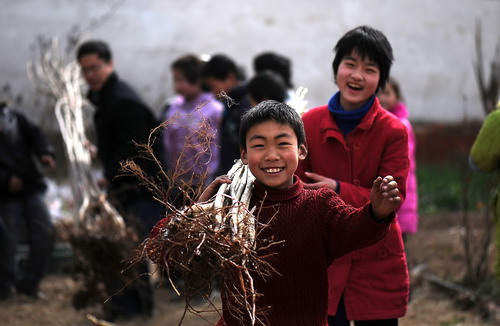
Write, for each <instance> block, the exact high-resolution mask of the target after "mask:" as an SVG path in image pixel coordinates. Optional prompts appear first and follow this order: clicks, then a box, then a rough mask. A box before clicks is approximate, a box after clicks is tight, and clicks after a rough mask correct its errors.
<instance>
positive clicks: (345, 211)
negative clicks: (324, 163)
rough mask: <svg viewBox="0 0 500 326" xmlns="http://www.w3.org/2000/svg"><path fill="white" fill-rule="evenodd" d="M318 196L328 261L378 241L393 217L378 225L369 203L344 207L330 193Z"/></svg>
mask: <svg viewBox="0 0 500 326" xmlns="http://www.w3.org/2000/svg"><path fill="white" fill-rule="evenodd" d="M319 196H320V200H319V202H320V203H322V205H324V207H326V214H325V217H326V219H327V221H326V224H327V225H328V230H327V240H326V243H327V246H328V251H329V253H330V257H329V260H330V261H331V260H333V259H335V258H338V257H340V256H343V255H345V254H347V253H348V252H351V251H354V250H358V249H361V248H364V247H367V246H369V245H372V244H373V243H375V242H377V241H379V240H380V239H382V238H383V237H384V236H385V235H386V233H387V232H388V230H389V227H390V225H391V222H392V221H393V219H394V216H395V214H391V215H389V216H388V217H387V218H386V219H385V220H383V221H381V222H378V221H376V220H375V218H374V216H373V213H372V209H371V204H370V203H369V202H367V203H366V204H365V205H363V206H362V207H359V208H356V207H353V206H351V205H348V204H346V203H345V202H344V201H343V200H342V199H341V198H340V197H339V196H338V195H337V194H335V192H334V191H332V190H330V189H325V188H324V189H322V190H321V191H320V192H319Z"/></svg>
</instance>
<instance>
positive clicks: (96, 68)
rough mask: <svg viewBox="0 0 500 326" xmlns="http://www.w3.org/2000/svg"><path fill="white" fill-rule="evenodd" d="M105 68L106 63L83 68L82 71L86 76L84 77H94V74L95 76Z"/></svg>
mask: <svg viewBox="0 0 500 326" xmlns="http://www.w3.org/2000/svg"><path fill="white" fill-rule="evenodd" d="M103 66H104V63H101V64H98V65H92V66H89V67H82V68H81V71H82V74H84V75H92V74H95V73H96V72H99V70H101V69H102V67H103Z"/></svg>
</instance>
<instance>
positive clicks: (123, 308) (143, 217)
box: [77, 40, 164, 320]
mask: <svg viewBox="0 0 500 326" xmlns="http://www.w3.org/2000/svg"><path fill="white" fill-rule="evenodd" d="M77 59H78V62H79V64H80V67H81V71H82V74H83V77H84V79H85V81H86V82H87V85H88V87H89V92H88V95H87V97H88V99H89V100H90V102H92V104H93V105H94V106H95V109H96V111H95V114H94V123H95V129H96V135H97V155H98V157H99V159H100V161H101V163H102V166H103V170H104V171H103V172H104V178H103V179H102V180H99V184H100V185H102V186H105V187H106V189H107V192H108V195H109V199H110V201H111V202H112V203H113V204H114V205H115V207H116V208H117V209H118V211H119V212H120V213H121V214H122V215H123V217H124V218H125V220H126V221H127V223H129V224H130V225H133V226H134V227H136V230H137V232H138V235H139V237H140V238H141V239H140V240H143V239H145V238H146V237H147V236H148V235H149V230H151V229H152V228H153V226H154V225H155V223H156V222H157V221H158V220H159V218H160V216H161V215H162V214H164V213H163V211H164V208H163V206H162V205H161V204H160V203H157V202H156V201H154V200H153V197H152V194H151V193H149V191H147V189H143V188H141V187H140V186H139V184H138V181H137V180H136V179H135V178H134V177H132V176H121V174H123V173H122V172H121V171H120V162H121V161H125V160H127V159H134V161H135V162H136V163H137V164H139V166H140V167H141V168H142V169H143V170H145V172H146V173H148V174H150V173H154V172H153V171H154V170H155V167H154V166H153V165H151V163H150V162H148V161H147V160H145V159H143V160H141V159H138V158H137V157H138V156H139V155H140V153H139V151H138V148H137V147H136V145H135V143H139V144H145V143H147V140H148V136H149V133H150V131H151V129H153V128H154V127H156V126H157V121H156V119H155V118H154V115H153V114H152V112H151V111H150V110H149V108H148V107H147V106H146V104H145V103H144V102H143V101H142V99H141V98H140V97H139V95H138V94H137V93H136V92H135V91H134V90H133V89H132V88H131V87H130V86H129V85H128V84H127V83H125V82H124V81H122V80H121V79H120V78H119V77H118V74H117V73H116V72H115V71H114V66H113V60H112V54H111V50H110V48H109V46H108V45H107V44H106V43H105V42H102V41H97V40H92V41H87V42H85V43H83V44H81V45H80V46H79V48H78V50H77ZM157 157H161V156H157ZM117 259H118V257H117ZM145 268H146V272H147V266H145ZM144 278H145V279H146V281H145V282H144V283H147V284H144V286H143V287H142V288H139V287H140V284H141V282H140V281H144V280H143V278H141V279H138V280H134V282H132V284H130V285H127V287H125V290H124V291H121V288H122V287H123V286H124V284H123V283H122V282H120V281H119V279H120V275H117V276H116V280H114V281H111V280H110V282H108V284H106V286H107V287H108V290H110V292H112V293H113V294H115V293H116V295H114V296H112V297H111V298H110V300H109V302H108V305H109V306H108V308H109V309H106V311H107V312H108V314H109V316H107V319H109V320H114V319H116V318H126V319H130V318H132V317H134V316H135V315H151V313H152V309H153V295H152V288H151V285H150V284H149V278H148V277H147V276H144ZM115 281H116V282H115ZM105 307H106V306H105Z"/></svg>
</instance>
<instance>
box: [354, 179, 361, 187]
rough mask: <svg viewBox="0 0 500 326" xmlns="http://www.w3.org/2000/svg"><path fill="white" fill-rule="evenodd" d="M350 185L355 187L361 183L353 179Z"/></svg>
mask: <svg viewBox="0 0 500 326" xmlns="http://www.w3.org/2000/svg"><path fill="white" fill-rule="evenodd" d="M352 183H353V184H354V185H355V186H359V185H360V184H361V182H360V181H359V179H354V180H352Z"/></svg>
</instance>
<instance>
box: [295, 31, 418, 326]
mask: <svg viewBox="0 0 500 326" xmlns="http://www.w3.org/2000/svg"><path fill="white" fill-rule="evenodd" d="M335 52H336V54H335V57H334V59H333V63H332V68H333V75H334V77H335V82H336V84H337V86H338V89H339V91H338V92H336V93H335V94H334V95H333V96H332V98H331V99H330V101H329V102H328V105H324V106H320V107H317V108H314V109H311V110H309V111H308V112H306V113H305V114H304V115H302V119H303V121H304V126H305V131H306V135H307V144H308V146H309V155H308V157H307V158H306V159H305V160H304V161H302V162H301V165H300V166H299V170H298V171H297V172H298V173H297V174H298V175H299V176H300V177H301V178H303V179H302V180H304V181H305V182H307V183H306V184H305V187H307V188H313V189H317V188H321V187H323V186H327V187H329V188H331V189H333V190H335V191H336V192H337V193H338V194H339V196H340V198H342V199H343V200H344V201H345V202H346V203H348V204H350V205H353V206H355V207H361V206H362V205H364V204H365V203H366V201H367V200H368V199H369V193H370V188H371V185H372V182H373V179H375V178H376V177H377V176H379V175H386V174H389V173H390V174H392V175H393V176H394V179H395V180H396V181H397V183H398V185H399V187H400V191H401V195H402V197H404V196H405V194H406V191H405V188H406V177H407V174H408V167H409V162H408V132H407V130H406V127H405V126H404V125H403V124H402V123H401V121H399V119H398V118H396V117H395V116H394V115H392V114H391V113H389V112H387V111H386V110H384V109H383V108H382V106H381V105H380V104H379V101H378V99H377V98H376V96H375V94H376V93H377V91H378V90H379V89H380V88H381V87H382V86H384V85H385V83H386V81H387V79H388V78H389V72H390V67H391V65H392V61H393V55H392V47H391V45H390V43H389V41H388V40H387V38H386V37H385V35H384V34H383V33H382V32H380V31H378V30H376V29H373V28H371V27H369V26H360V27H357V28H355V29H353V30H351V31H349V32H347V33H346V34H345V35H344V36H343V37H342V38H341V39H340V40H339V41H338V42H337V44H336V46H335ZM328 277H329V302H328V314H329V318H328V319H329V325H330V326H332V325H335V326H339V325H341V326H344V325H345V326H347V325H349V324H350V322H349V320H354V321H355V325H384V326H393V325H397V324H398V318H400V317H402V316H404V315H405V313H406V309H407V304H408V292H409V276H408V269H407V265H406V256H405V252H404V245H403V239H402V236H401V230H400V228H399V224H398V223H397V222H396V221H394V222H393V223H392V226H391V228H390V230H389V233H388V234H387V236H386V237H385V238H384V239H382V240H381V241H380V242H378V243H376V244H374V245H372V246H369V247H367V248H364V249H361V250H358V251H355V252H352V253H350V254H347V255H345V256H343V257H341V258H339V259H337V260H335V261H334V262H333V263H332V265H331V266H330V267H329V271H328Z"/></svg>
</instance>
